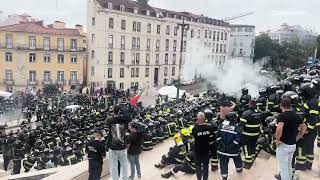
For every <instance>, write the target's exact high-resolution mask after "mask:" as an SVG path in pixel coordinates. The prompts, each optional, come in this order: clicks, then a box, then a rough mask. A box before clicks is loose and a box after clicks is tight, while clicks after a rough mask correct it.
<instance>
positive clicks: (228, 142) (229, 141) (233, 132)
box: [217, 112, 242, 180]
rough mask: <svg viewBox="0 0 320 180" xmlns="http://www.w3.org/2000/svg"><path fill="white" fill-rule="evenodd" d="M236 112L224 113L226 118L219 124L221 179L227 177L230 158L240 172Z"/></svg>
mask: <svg viewBox="0 0 320 180" xmlns="http://www.w3.org/2000/svg"><path fill="white" fill-rule="evenodd" d="M236 121H237V114H236V113H235V112H229V113H228V114H227V115H226V120H224V121H223V122H222V124H220V126H219V129H218V133H217V144H218V154H219V160H220V170H221V176H222V179H223V180H227V179H228V164H229V159H230V158H232V159H233V161H234V163H235V166H236V169H237V173H241V172H242V160H241V154H240V153H241V150H240V148H241V146H240V143H241V129H240V128H239V127H238V126H237V124H236Z"/></svg>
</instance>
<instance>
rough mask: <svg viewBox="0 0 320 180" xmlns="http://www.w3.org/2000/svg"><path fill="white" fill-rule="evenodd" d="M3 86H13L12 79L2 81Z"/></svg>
mask: <svg viewBox="0 0 320 180" xmlns="http://www.w3.org/2000/svg"><path fill="white" fill-rule="evenodd" d="M3 85H7V86H11V85H14V80H13V79H3Z"/></svg>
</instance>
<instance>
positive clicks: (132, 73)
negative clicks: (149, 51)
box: [131, 68, 134, 77]
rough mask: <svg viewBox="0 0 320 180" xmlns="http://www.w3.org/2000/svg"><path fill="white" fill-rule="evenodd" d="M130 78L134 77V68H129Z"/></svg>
mask: <svg viewBox="0 0 320 180" xmlns="http://www.w3.org/2000/svg"><path fill="white" fill-rule="evenodd" d="M131 77H134V68H131Z"/></svg>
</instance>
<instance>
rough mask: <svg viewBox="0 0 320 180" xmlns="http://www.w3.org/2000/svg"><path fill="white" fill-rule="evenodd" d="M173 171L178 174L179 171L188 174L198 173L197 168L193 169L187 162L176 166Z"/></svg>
mask: <svg viewBox="0 0 320 180" xmlns="http://www.w3.org/2000/svg"><path fill="white" fill-rule="evenodd" d="M172 171H173V172H174V173H175V174H176V173H178V172H179V171H181V172H184V173H187V174H194V173H196V171H195V170H193V169H192V168H191V167H190V166H188V165H186V164H180V165H177V166H175V167H174V168H173V169H172Z"/></svg>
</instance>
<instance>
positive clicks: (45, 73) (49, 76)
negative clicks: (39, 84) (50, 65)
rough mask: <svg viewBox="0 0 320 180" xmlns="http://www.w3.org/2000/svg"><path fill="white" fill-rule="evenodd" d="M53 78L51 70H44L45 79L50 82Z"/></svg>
mask: <svg viewBox="0 0 320 180" xmlns="http://www.w3.org/2000/svg"><path fill="white" fill-rule="evenodd" d="M50 80H51V72H50V71H44V72H43V81H44V82H49V81H50Z"/></svg>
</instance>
